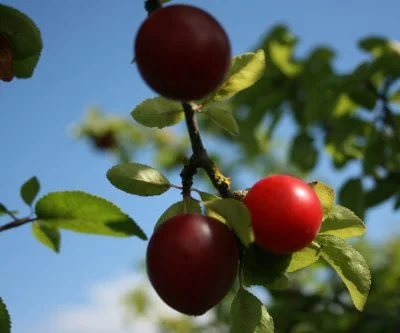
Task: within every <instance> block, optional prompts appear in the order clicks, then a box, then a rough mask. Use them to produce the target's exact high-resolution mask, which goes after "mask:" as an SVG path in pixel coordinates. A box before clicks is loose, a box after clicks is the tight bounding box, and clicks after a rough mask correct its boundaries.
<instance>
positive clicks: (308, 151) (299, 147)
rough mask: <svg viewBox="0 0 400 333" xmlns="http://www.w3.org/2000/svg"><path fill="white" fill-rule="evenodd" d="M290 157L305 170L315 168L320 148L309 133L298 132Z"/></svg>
mask: <svg viewBox="0 0 400 333" xmlns="http://www.w3.org/2000/svg"><path fill="white" fill-rule="evenodd" d="M289 159H290V162H291V163H292V164H294V165H295V166H296V167H298V168H299V169H300V170H301V171H303V172H309V171H311V170H312V169H314V167H315V165H316V164H317V161H318V150H317V148H316V147H315V145H314V139H313V138H312V137H311V136H310V135H308V134H307V133H298V134H297V135H296V137H295V138H294V139H293V141H292V145H291V147H290V151H289Z"/></svg>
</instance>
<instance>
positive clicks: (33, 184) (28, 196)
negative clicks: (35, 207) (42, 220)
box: [20, 177, 40, 206]
mask: <svg viewBox="0 0 400 333" xmlns="http://www.w3.org/2000/svg"><path fill="white" fill-rule="evenodd" d="M39 191H40V183H39V180H38V179H37V178H36V177H32V178H29V179H28V180H27V181H26V182H25V183H24V184H23V185H22V186H21V190H20V194H21V197H22V199H23V200H24V202H25V203H26V204H27V205H28V206H30V205H32V202H33V200H35V198H36V196H37V194H38V193H39Z"/></svg>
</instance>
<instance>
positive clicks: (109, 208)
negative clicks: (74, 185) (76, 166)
mask: <svg viewBox="0 0 400 333" xmlns="http://www.w3.org/2000/svg"><path fill="white" fill-rule="evenodd" d="M35 212H36V215H37V217H38V221H37V222H38V223H45V224H46V225H47V224H49V225H50V226H51V227H54V228H61V229H67V230H71V231H75V232H82V233H88V234H95V235H105V236H115V237H128V236H137V237H139V238H141V239H144V240H145V239H146V235H145V234H144V233H143V231H142V230H141V229H140V228H139V226H138V225H137V224H136V223H135V222H134V221H133V220H132V219H131V218H130V217H129V216H128V215H126V214H125V213H123V212H122V211H121V210H120V209H119V208H118V207H117V206H115V205H114V204H113V203H111V202H109V201H107V200H105V199H102V198H99V197H97V196H94V195H91V194H88V193H85V192H80V191H66V192H52V193H49V194H48V195H46V196H44V197H42V198H40V199H39V201H38V202H37V203H36V207H35Z"/></svg>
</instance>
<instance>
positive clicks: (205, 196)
mask: <svg viewBox="0 0 400 333" xmlns="http://www.w3.org/2000/svg"><path fill="white" fill-rule="evenodd" d="M198 193H199V195H200V198H201V201H211V200H218V199H221V198H220V197H219V196H217V195H215V194H212V193H207V192H203V191H198Z"/></svg>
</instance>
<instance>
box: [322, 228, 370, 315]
mask: <svg viewBox="0 0 400 333" xmlns="http://www.w3.org/2000/svg"><path fill="white" fill-rule="evenodd" d="M317 242H319V243H320V244H321V245H322V254H321V255H322V258H323V259H324V260H325V261H326V262H327V263H329V264H330V265H331V266H332V268H333V269H334V270H335V271H336V272H337V273H338V274H339V276H340V278H341V279H342V281H343V282H344V284H345V285H346V287H347V289H348V290H349V292H350V296H351V299H352V300H353V303H354V305H355V307H356V309H357V310H359V311H362V310H363V308H364V305H365V303H366V301H367V297H368V293H369V289H370V286H371V273H370V271H369V268H368V265H367V263H366V262H365V259H364V258H363V256H362V255H361V254H360V253H359V252H357V251H356V250H355V249H354V248H352V247H351V246H350V245H349V244H348V243H347V242H346V241H344V240H343V239H341V238H339V237H336V236H332V235H320V236H318V237H317Z"/></svg>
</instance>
